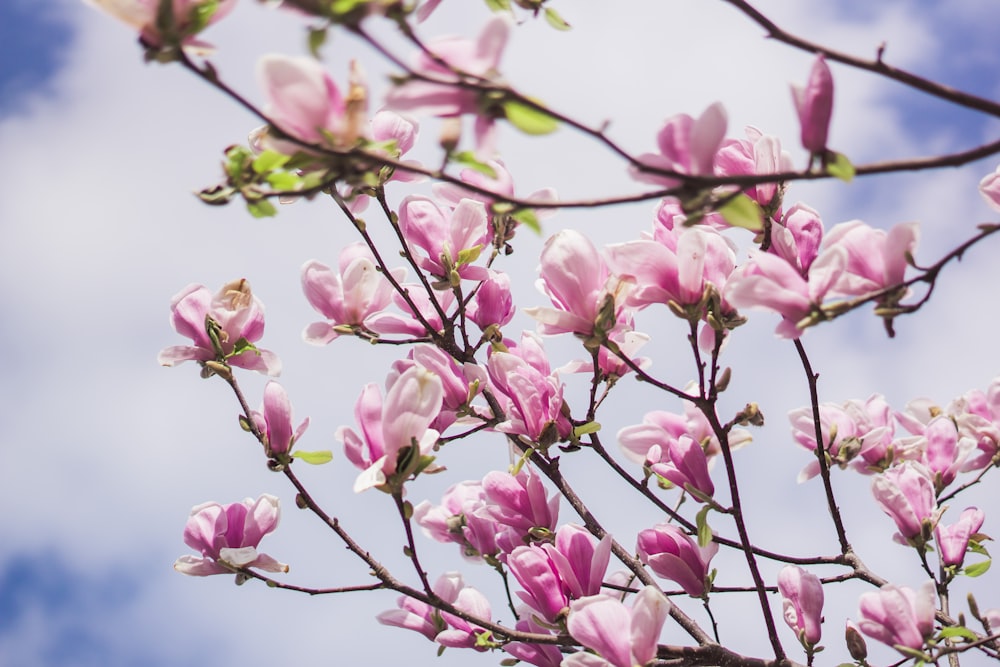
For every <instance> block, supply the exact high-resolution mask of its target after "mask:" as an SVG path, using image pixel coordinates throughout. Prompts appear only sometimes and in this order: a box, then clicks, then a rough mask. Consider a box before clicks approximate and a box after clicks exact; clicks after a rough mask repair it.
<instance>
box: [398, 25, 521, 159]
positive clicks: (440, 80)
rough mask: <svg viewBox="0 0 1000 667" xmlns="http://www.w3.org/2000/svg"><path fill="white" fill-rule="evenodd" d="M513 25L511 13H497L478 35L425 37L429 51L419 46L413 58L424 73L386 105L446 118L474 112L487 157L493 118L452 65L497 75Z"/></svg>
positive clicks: (487, 76)
mask: <svg viewBox="0 0 1000 667" xmlns="http://www.w3.org/2000/svg"><path fill="white" fill-rule="evenodd" d="M512 27H513V21H512V20H511V18H510V17H509V16H506V15H503V14H497V15H494V17H493V18H491V19H490V20H489V21H488V22H487V23H486V25H485V26H484V27H483V30H482V31H481V32H480V33H479V36H478V38H477V39H476V40H475V41H472V40H469V39H465V38H461V37H443V38H438V39H432V40H429V41H427V42H426V47H427V52H425V51H424V50H421V51H418V52H417V54H416V55H415V57H414V58H413V59H411V62H410V67H411V68H412V69H413V71H415V72H417V73H418V74H419V75H420V78H411V79H407V80H406V81H404V82H403V83H401V84H399V85H397V86H396V87H394V88H393V89H392V90H390V91H389V93H388V94H387V95H386V106H387V107H388V108H389V109H392V110H395V111H413V112H415V113H416V112H422V113H426V114H430V115H433V116H440V117H445V118H448V117H454V116H461V115H463V114H475V115H476V137H477V142H476V144H477V146H479V147H480V151H481V152H482V153H484V157H486V158H489V157H492V155H490V154H489V153H492V150H489V148H490V146H491V144H492V132H493V120H494V119H493V118H490V117H487V116H483V115H480V105H479V94H478V93H477V92H475V91H474V90H469V89H467V88H463V87H461V86H458V85H456V84H457V83H458V78H457V77H456V76H455V73H454V71H453V70H459V71H461V72H464V73H466V74H469V75H472V76H474V77H481V78H483V79H487V80H490V79H494V78H496V77H497V75H498V68H499V67H500V58H501V56H502V55H503V51H504V48H505V47H506V46H507V39H508V38H509V36H510V31H511V28H512ZM428 52H429V53H428ZM431 54H433V55H431Z"/></svg>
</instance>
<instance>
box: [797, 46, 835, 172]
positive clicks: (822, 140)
mask: <svg viewBox="0 0 1000 667" xmlns="http://www.w3.org/2000/svg"><path fill="white" fill-rule="evenodd" d="M792 99H793V100H794V101H795V110H796V112H798V114H799V125H801V127H802V147H803V148H805V149H806V150H807V151H809V152H810V153H812V154H813V155H816V154H821V153H823V152H824V151H826V142H827V134H828V133H829V131H830V118H831V117H832V116H833V75H832V74H830V68H829V66H827V64H826V59H825V58H824V57H823V54H819V55H818V56H816V60H815V62H813V66H812V70H810V72H809V79H808V81H806V85H805V86H797V85H793V86H792Z"/></svg>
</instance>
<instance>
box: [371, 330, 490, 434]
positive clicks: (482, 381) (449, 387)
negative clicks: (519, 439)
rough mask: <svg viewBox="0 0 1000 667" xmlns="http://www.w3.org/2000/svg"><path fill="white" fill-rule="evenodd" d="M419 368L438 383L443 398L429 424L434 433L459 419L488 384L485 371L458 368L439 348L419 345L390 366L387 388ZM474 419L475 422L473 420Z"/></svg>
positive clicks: (467, 366)
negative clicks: (406, 373) (436, 379)
mask: <svg viewBox="0 0 1000 667" xmlns="http://www.w3.org/2000/svg"><path fill="white" fill-rule="evenodd" d="M413 366H420V367H422V368H425V369H426V370H428V371H430V372H431V374H433V375H434V376H436V377H437V378H438V379H439V380H441V387H442V389H443V390H444V395H443V397H442V402H441V412H440V414H439V415H438V417H437V418H436V419H435V420H434V422H433V423H432V424H431V427H432V428H433V429H435V430H436V431H444V430H445V429H446V428H448V427H449V426H451V425H452V424H454V423H455V422H456V421H459V419H458V413H459V412H464V411H465V410H467V409H469V403H470V402H471V401H472V399H473V398H475V397H476V396H477V395H478V394H479V392H481V391H482V390H483V388H484V387H485V386H486V384H487V381H488V380H487V376H486V370H485V369H484V368H483V367H482V366H479V365H477V364H474V363H471V362H466V363H464V364H459V363H458V362H456V361H455V359H454V358H452V357H451V356H450V355H448V354H447V353H445V352H443V351H442V350H441V348H439V347H435V346H434V345H430V344H426V343H421V344H418V345H414V346H413V347H412V348H411V349H410V352H409V354H408V355H407V358H406V359H399V360H397V361H395V362H394V363H393V364H392V370H390V371H389V375H388V377H387V379H386V384H392V383H393V382H395V381H396V378H397V377H399V376H400V375H402V374H403V373H404V372H405V371H406V370H407V369H409V368H412V367H413ZM473 419H475V418H473Z"/></svg>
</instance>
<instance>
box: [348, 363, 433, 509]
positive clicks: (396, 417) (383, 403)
mask: <svg viewBox="0 0 1000 667" xmlns="http://www.w3.org/2000/svg"><path fill="white" fill-rule="evenodd" d="M443 398H444V389H443V387H442V384H441V380H440V378H438V377H437V376H435V375H434V374H433V373H431V372H430V371H428V370H427V369H425V368H423V367H421V366H414V367H412V368H410V369H408V370H406V371H405V372H403V373H402V374H401V375H400V376H399V377H397V378H396V379H395V381H394V382H393V383H392V385H391V386H389V387H388V390H387V392H386V396H385V399H384V400H383V399H382V393H381V392H380V391H379V388H378V385H376V384H369V385H367V386H366V387H365V388H364V389H363V390H362V392H361V396H360V397H359V398H358V402H357V404H356V405H355V407H354V416H355V419H356V420H357V423H358V426H359V428H360V429H361V433H360V434H358V433H356V432H355V431H354V430H353V429H351V428H348V427H346V426H342V427H340V428H339V429H337V434H336V435H337V439H338V440H340V441H341V442H343V443H344V453H345V454H346V456H347V459H348V460H349V461H350V462H351V463H353V464H354V465H355V466H357V467H358V468H360V469H361V470H362V471H363V472H362V473H361V474H360V475H358V478H357V480H356V481H355V482H354V491H355V492H361V491H364V490H366V489H369V488H371V487H385V486H386V485H388V484H390V482H394V484H402V482H403V481H405V479H406V478H407V477H409V476H410V475H411V474H413V473H415V472H417V468H418V465H419V464H420V458H421V457H423V456H429V455H430V453H431V451H432V449H433V447H434V444H435V443H436V442H437V439H438V432H437V431H435V430H434V429H432V428H430V425H431V423H432V422H433V421H434V420H435V419H436V418H437V416H438V413H440V411H441V404H442V400H443ZM411 448H413V450H411ZM404 450H407V451H408V456H407V457H406V458H405V462H406V467H404V468H403V469H400V468H399V467H398V466H399V464H400V463H401V460H400V458H401V457H400V454H401V453H402V452H404ZM393 478H395V479H393Z"/></svg>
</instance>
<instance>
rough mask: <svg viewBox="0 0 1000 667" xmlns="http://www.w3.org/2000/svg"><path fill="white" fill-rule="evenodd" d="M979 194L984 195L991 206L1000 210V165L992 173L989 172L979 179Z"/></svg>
mask: <svg viewBox="0 0 1000 667" xmlns="http://www.w3.org/2000/svg"><path fill="white" fill-rule="evenodd" d="M979 194H981V195H982V196H983V199H984V200H986V203H987V204H989V205H990V208H992V209H994V210H996V211H1000V166H998V167H997V168H996V171H994V172H993V173H992V174H987V175H986V176H984V177H983V180H981V181H979Z"/></svg>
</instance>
